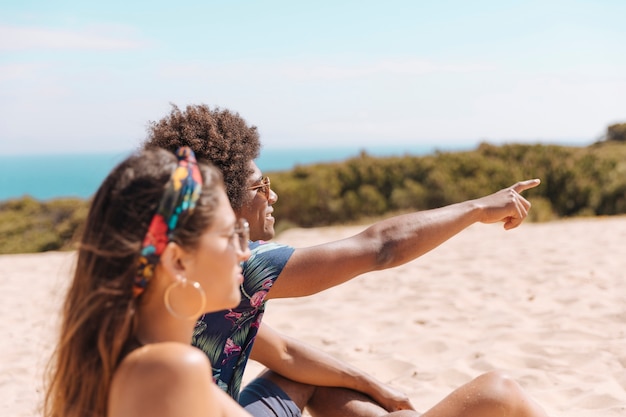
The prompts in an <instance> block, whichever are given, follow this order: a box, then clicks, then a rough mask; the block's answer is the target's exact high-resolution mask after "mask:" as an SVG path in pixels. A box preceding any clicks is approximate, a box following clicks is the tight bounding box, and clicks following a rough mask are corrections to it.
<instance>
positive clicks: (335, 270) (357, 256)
mask: <svg viewBox="0 0 626 417" xmlns="http://www.w3.org/2000/svg"><path fill="white" fill-rule="evenodd" d="M539 182H540V181H539V180H538V179H535V180H527V181H521V182H518V183H516V184H514V185H513V186H511V187H508V188H505V189H503V190H500V191H498V192H496V193H494V194H490V195H488V196H485V197H482V198H478V199H476V200H469V201H465V202H462V203H457V204H452V205H449V206H445V207H441V208H437V209H432V210H424V211H419V212H415V213H410V214H405V215H401V216H395V217H391V218H389V219H385V220H382V221H380V222H378V223H375V224H373V225H372V226H370V227H368V228H367V229H366V230H364V231H363V232H361V233H359V234H357V235H355V236H352V237H349V238H346V239H343V240H339V241H335V242H331V243H326V244H322V245H317V246H313V247H309V248H298V249H296V251H295V252H294V254H293V255H292V256H291V258H290V259H289V262H287V265H286V266H285V268H284V269H283V271H282V273H281V274H280V278H279V279H278V280H277V281H276V282H275V283H274V286H273V287H272V290H271V291H270V292H269V293H268V297H267V298H268V299H270V298H285V297H299V296H305V295H311V294H315V293H317V292H320V291H322V290H325V289H327V288H331V287H333V286H336V285H338V284H341V283H343V282H345V281H348V280H349V279H351V278H353V277H355V276H357V275H360V274H362V273H365V272H370V271H375V270H380V269H386V268H391V267H394V266H398V265H402V264H404V263H406V262H409V261H411V260H413V259H415V258H417V257H419V256H421V255H423V254H425V253H427V252H429V251H430V250H432V249H434V248H436V247H437V246H439V245H441V244H442V243H443V242H445V241H446V240H448V239H450V238H451V237H452V236H454V235H456V234H457V233H459V232H461V231H462V230H464V229H466V228H467V227H468V226H470V225H472V224H474V223H477V222H481V223H496V222H503V223H504V228H505V229H506V230H509V229H513V228H515V227H517V226H519V225H520V224H521V223H522V222H523V221H524V219H525V218H526V216H527V215H528V210H529V209H530V203H529V202H528V201H527V200H526V199H525V198H524V197H522V196H521V195H520V193H521V192H522V191H524V190H527V189H529V188H534V187H536V186H538V185H539Z"/></svg>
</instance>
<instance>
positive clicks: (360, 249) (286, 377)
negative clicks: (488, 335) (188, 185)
mask: <svg viewBox="0 0 626 417" xmlns="http://www.w3.org/2000/svg"><path fill="white" fill-rule="evenodd" d="M144 146H145V147H147V148H150V147H161V148H165V149H169V150H175V149H177V148H178V147H180V146H189V147H191V149H192V150H193V151H194V152H195V154H196V158H197V159H198V160H199V161H206V162H210V163H213V164H214V165H215V166H217V167H218V168H219V169H220V170H221V171H222V173H223V176H224V183H225V185H226V191H227V194H228V197H229V199H230V202H231V205H232V206H233V209H234V211H235V213H236V214H237V215H238V217H242V218H245V219H247V220H248V222H249V225H250V239H251V242H250V250H251V253H252V254H251V256H250V258H249V259H248V260H247V261H246V262H245V263H244V265H243V275H244V282H243V284H242V285H241V296H242V298H241V300H242V301H241V304H240V305H239V306H238V307H237V308H235V309H232V310H227V311H221V312H217V313H210V314H205V315H204V316H202V317H201V318H200V320H199V321H198V322H197V324H196V329H195V332H194V337H193V341H192V343H193V345H194V346H196V347H198V348H200V349H201V350H202V351H204V352H205V353H206V354H207V355H208V357H209V359H210V361H211V363H212V364H214V368H213V376H214V379H215V381H216V383H217V384H218V386H220V387H221V388H222V389H223V390H224V391H226V392H227V393H228V394H229V395H231V396H232V397H233V398H235V399H236V400H238V401H239V403H240V404H241V405H242V406H243V407H244V408H246V410H247V411H248V412H250V413H251V414H252V415H253V416H256V417H265V416H301V415H302V414H301V412H302V410H304V409H305V408H306V409H307V411H308V413H309V414H310V415H312V416H314V417H317V416H320V417H322V416H323V417H335V416H337V417H339V416H341V417H352V416H360V417H370V416H384V415H390V416H394V417H409V416H418V415H420V414H419V413H418V412H416V411H415V409H414V407H413V405H412V404H411V402H410V400H409V399H408V397H407V396H406V395H405V394H403V393H401V392H398V391H397V390H395V389H394V388H392V387H389V386H387V385H386V384H384V383H382V382H380V381H378V380H376V379H375V378H373V377H372V376H370V375H368V374H367V373H365V372H362V371H360V370H358V369H356V368H354V367H353V366H351V365H349V364H346V363H344V362H341V361H339V360H337V359H335V358H333V357H331V356H330V355H328V354H326V353H324V352H322V351H320V350H318V349H315V348H313V347H311V346H309V345H306V344H304V343H302V342H300V341H297V340H295V339H293V338H290V337H287V336H286V335H283V334H281V333H279V332H277V331H275V330H274V329H272V328H270V327H269V326H268V325H267V324H261V319H262V316H263V312H264V311H265V305H266V302H267V301H268V300H270V299H272V298H289V297H301V296H307V295H311V294H315V293H317V292H320V291H322V290H325V289H328V288H331V287H333V286H336V285H338V284H341V283H343V282H346V281H348V280H350V279H352V278H354V277H356V276H358V275H360V274H363V273H365V272H369V271H375V270H381V269H386V268H391V267H394V266H398V265H402V264H404V263H406V262H409V261H411V260H413V259H415V258H417V257H419V256H421V255H423V254H425V253H426V252H428V251H430V250H432V249H434V248H436V247H437V246H439V245H440V244H442V243H443V242H445V241H446V240H448V239H449V238H451V237H452V236H454V235H456V234H457V233H459V232H461V231H462V230H464V229H465V228H467V227H468V226H470V225H472V224H474V223H477V222H482V223H495V222H499V221H501V222H504V228H505V229H507V230H508V229H512V228H515V227H517V226H519V225H520V224H521V223H522V222H523V220H524V219H525V218H526V216H527V214H528V210H529V209H530V203H529V202H528V201H527V200H526V199H525V198H524V197H522V196H521V195H520V192H522V191H524V190H526V189H529V188H533V187H536V186H537V185H538V184H539V180H528V181H521V182H518V183H516V184H515V185H513V186H511V187H509V188H506V189H503V190H500V191H498V192H497V193H494V194H491V195H488V196H485V197H482V198H479V199H476V200H470V201H465V202H462V203H457V204H452V205H449V206H446V207H441V208H438V209H433V210H424V211H420V212H415V213H410V214H405V215H400V216H395V217H390V218H388V219H385V220H382V221H379V222H377V223H375V224H373V225H371V226H370V227H369V228H367V229H366V230H364V231H363V232H361V233H359V234H357V235H355V236H352V237H350V238H348V239H343V240H341V241H336V242H330V243H327V244H323V245H317V246H314V247H309V248H297V249H295V248H293V247H290V246H286V245H280V244H277V243H273V242H267V241H269V240H271V239H272V238H273V237H274V235H275V231H274V222H275V220H274V216H273V212H274V208H273V204H274V203H275V202H276V201H277V199H278V196H277V194H276V193H275V192H274V191H273V190H272V189H271V188H270V182H269V179H268V178H267V177H263V175H262V174H261V170H260V169H259V168H258V167H257V165H256V164H255V162H254V160H255V159H256V158H257V157H258V156H259V151H260V148H261V144H260V140H259V134H258V131H257V129H256V127H255V126H250V125H248V124H247V122H246V121H245V120H244V119H243V118H241V117H240V116H239V114H238V113H235V112H232V111H230V110H228V109H222V108H219V107H217V108H210V107H209V106H207V105H204V104H201V105H190V106H187V107H186V108H185V110H181V109H179V108H178V107H177V106H175V105H172V109H171V111H170V113H169V114H168V115H166V116H165V117H163V118H162V119H161V120H159V121H157V122H151V123H150V125H149V128H148V137H147V139H146V141H145V143H144ZM294 320H297V317H296V318H294ZM253 345H254V349H253ZM249 358H251V359H254V360H256V361H258V362H259V363H261V364H263V365H264V366H266V367H267V369H266V370H265V371H264V372H263V373H262V374H261V375H259V376H258V377H257V378H256V379H254V380H253V381H251V382H250V383H249V384H248V385H247V386H245V387H243V389H242V387H241V382H242V377H243V372H244V369H245V366H246V364H247V361H248V359H249ZM492 415H493V416H495V415H498V416H499V415H509V416H512V417H513V416H520V417H521V416H524V417H545V416H546V414H545V413H544V412H543V410H541V408H540V407H539V406H538V405H537V404H536V403H535V402H534V401H533V400H531V399H530V398H528V396H527V395H526V393H525V392H524V391H523V390H522V389H521V387H520V386H519V385H518V384H517V383H516V382H514V381H512V380H511V379H509V378H508V377H506V376H505V375H503V374H501V373H499V372H488V373H485V374H483V375H480V376H478V377H477V378H475V379H474V380H472V381H470V382H469V383H467V384H465V385H463V386H461V387H460V388H458V389H456V390H455V391H453V392H452V393H451V394H450V395H448V396H447V397H446V398H444V399H443V400H442V401H441V402H440V403H438V404H436V405H435V406H434V407H433V408H432V409H430V410H428V411H427V412H426V414H425V416H429V417H431V416H441V417H443V416H446V417H452V416H459V417H460V416H466V417H467V416H483V417H488V416H492Z"/></svg>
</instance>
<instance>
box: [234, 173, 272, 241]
mask: <svg viewBox="0 0 626 417" xmlns="http://www.w3.org/2000/svg"><path fill="white" fill-rule="evenodd" d="M249 167H250V168H251V169H252V174H251V175H250V176H249V177H248V187H255V186H258V185H262V184H263V175H262V174H261V170H260V169H259V167H257V166H256V164H255V163H254V161H250V165H249ZM265 191H267V192H265ZM277 200H278V195H277V194H276V193H275V192H274V191H272V190H271V189H270V188H269V186H267V188H266V187H258V188H256V189H251V190H247V191H246V201H245V202H244V204H243V206H242V207H241V209H239V210H238V212H237V216H238V217H243V218H245V219H246V220H248V223H249V224H250V239H251V240H253V241H256V240H270V239H272V238H273V237H274V235H275V233H276V232H275V231H274V217H273V216H272V213H273V212H274V208H273V207H272V204H274V203H275V202H276V201H277Z"/></svg>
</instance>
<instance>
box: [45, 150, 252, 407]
mask: <svg viewBox="0 0 626 417" xmlns="http://www.w3.org/2000/svg"><path fill="white" fill-rule="evenodd" d="M177 157H178V158H176V157H174V155H172V154H171V153H169V152H167V151H163V150H153V151H144V152H141V153H139V154H137V155H133V156H131V157H129V158H128V159H126V160H125V161H124V162H122V163H121V164H120V165H119V166H117V167H116V168H115V169H114V170H113V171H112V172H111V174H109V176H108V177H107V178H106V179H105V181H104V183H103V184H102V185H101V186H100V189H99V190H98V192H97V193H96V195H95V197H94V200H93V202H92V205H91V208H90V212H89V215H88V218H87V222H86V225H85V231H84V234H83V236H82V239H81V242H80V247H79V250H78V259H77V265H76V271H75V273H74V279H73V282H72V284H71V286H70V288H69V291H68V294H67V297H66V300H65V304H64V307H63V318H62V326H61V336H60V341H59V345H58V347H57V350H56V352H55V355H54V357H53V361H52V362H51V367H50V369H49V381H48V387H47V392H46V399H45V405H44V415H45V416H46V417H61V416H63V417H74V416H76V417H78V416H81V417H82V416H98V417H100V416H101V417H104V416H109V417H114V416H144V415H145V416H181V415H184V416H209V415H210V416H249V414H248V413H246V412H245V411H244V410H243V409H242V408H241V407H239V406H238V405H237V404H236V403H235V401H233V400H232V399H231V398H230V397H228V396H227V395H226V394H225V393H224V392H223V391H221V390H220V389H219V388H218V387H217V385H215V384H214V383H213V380H212V378H211V374H212V372H211V364H210V363H209V361H208V359H207V357H206V355H205V354H204V353H203V352H201V351H200V350H198V349H196V348H194V347H192V346H191V345H190V342H191V338H192V334H193V329H194V325H195V322H196V320H197V319H198V317H199V316H201V315H202V314H203V313H205V312H210V311H216V310H222V309H226V308H230V307H233V306H236V305H237V304H238V303H239V301H240V292H239V285H240V284H241V282H242V280H243V276H242V275H241V262H243V261H244V260H246V259H247V258H248V257H249V256H250V252H249V250H248V248H247V240H248V238H247V236H248V231H247V223H246V222H245V221H242V220H240V221H237V220H236V218H235V214H234V212H233V210H232V208H231V207H230V204H229V202H228V198H227V196H226V193H225V191H224V185H223V182H222V179H221V175H220V173H219V171H218V170H216V169H215V168H213V167H209V166H204V165H200V166H199V165H198V164H197V163H196V160H195V157H194V155H193V152H192V151H191V150H190V149H189V148H181V149H179V150H178V152H177ZM177 159H178V162H177ZM203 184H204V185H203Z"/></svg>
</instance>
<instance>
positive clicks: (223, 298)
mask: <svg viewBox="0 0 626 417" xmlns="http://www.w3.org/2000/svg"><path fill="white" fill-rule="evenodd" d="M218 197H219V198H218V201H219V202H218V206H217V208H216V210H215V213H214V220H213V224H212V225H211V227H209V228H208V229H207V230H206V231H205V232H204V233H203V234H202V236H201V237H200V239H199V242H198V247H197V248H196V249H195V250H194V251H193V252H192V253H190V254H189V261H190V262H187V268H188V270H187V276H186V278H187V279H189V280H191V281H197V282H198V283H200V285H201V286H202V288H203V289H204V292H205V295H206V307H205V310H206V311H205V312H207V313H208V312H212V311H219V310H224V309H228V308H232V307H236V306H237V305H238V304H239V302H240V300H241V292H240V291H239V286H240V285H241V283H242V282H243V275H242V269H241V263H242V262H243V261H245V260H246V259H248V258H249V257H250V250H249V249H248V246H247V245H245V248H244V249H243V250H242V249H241V248H240V247H239V246H240V245H239V236H238V234H237V229H238V227H237V226H238V222H237V218H236V217H235V213H234V212H233V209H232V208H231V206H230V203H229V201H228V197H227V196H226V192H224V190H223V189H220V190H219V191H218Z"/></svg>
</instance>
